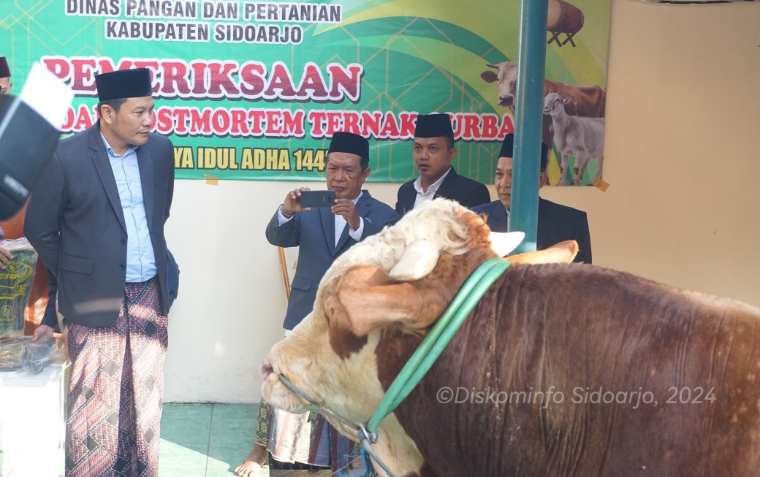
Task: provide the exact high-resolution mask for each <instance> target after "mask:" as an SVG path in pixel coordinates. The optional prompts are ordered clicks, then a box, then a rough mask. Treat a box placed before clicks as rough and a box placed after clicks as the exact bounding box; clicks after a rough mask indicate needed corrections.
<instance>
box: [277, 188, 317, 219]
mask: <svg viewBox="0 0 760 477" xmlns="http://www.w3.org/2000/svg"><path fill="white" fill-rule="evenodd" d="M308 190H309V188H308V187H301V188H300V189H296V190H294V191H291V192H288V195H287V196H286V197H285V202H283V204H282V213H283V214H285V215H293V214H295V213H296V212H301V211H302V210H311V207H302V206H301V193H302V192H306V191H308Z"/></svg>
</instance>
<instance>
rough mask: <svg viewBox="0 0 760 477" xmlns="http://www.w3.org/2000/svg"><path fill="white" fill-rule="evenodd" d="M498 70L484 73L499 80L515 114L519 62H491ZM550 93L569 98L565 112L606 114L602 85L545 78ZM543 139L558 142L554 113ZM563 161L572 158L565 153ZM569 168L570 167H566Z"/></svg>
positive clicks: (545, 119)
mask: <svg viewBox="0 0 760 477" xmlns="http://www.w3.org/2000/svg"><path fill="white" fill-rule="evenodd" d="M487 66H488V67H489V68H493V69H495V70H497V71H498V73H496V72H494V71H491V70H485V71H483V72H482V73H481V74H480V77H481V78H482V79H483V81H485V82H487V83H493V82H498V88H499V105H501V106H504V107H507V108H509V110H510V111H511V112H512V116H514V114H515V94H516V91H517V62H515V61H504V62H502V63H499V64H497V65H492V64H488V65H487ZM549 93H559V94H561V95H562V97H563V98H566V99H568V100H569V101H568V102H567V103H565V112H566V113H567V114H569V115H570V116H580V117H585V118H603V117H604V111H605V107H606V105H607V90H605V89H603V88H601V87H599V86H578V85H574V84H565V83H557V82H555V81H549V80H547V79H545V80H544V98H546V96H547V95H548V94H549ZM541 141H542V142H543V143H544V144H546V145H548V146H551V145H552V144H553V143H554V128H553V126H552V118H551V116H548V115H544V117H543V124H542V130H541ZM562 159H563V162H566V161H567V160H568V159H569V158H565V157H564V155H563V158H562ZM565 169H566V168H565ZM562 172H563V175H562V176H561V179H560V181H559V183H558V185H564V183H565V176H564V172H566V170H562Z"/></svg>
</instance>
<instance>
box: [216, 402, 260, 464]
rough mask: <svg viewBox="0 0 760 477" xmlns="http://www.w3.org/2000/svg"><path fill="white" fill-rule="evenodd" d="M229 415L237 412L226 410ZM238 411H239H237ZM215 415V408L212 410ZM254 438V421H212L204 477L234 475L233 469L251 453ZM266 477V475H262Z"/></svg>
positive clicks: (222, 419)
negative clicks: (206, 467)
mask: <svg viewBox="0 0 760 477" xmlns="http://www.w3.org/2000/svg"><path fill="white" fill-rule="evenodd" d="M227 411H228V412H229V413H230V414H235V413H236V412H237V411H235V410H231V409H227ZM238 411H240V410H238ZM214 415H217V414H216V406H215V409H214ZM255 438H256V420H255V419H237V420H235V419H232V418H219V419H214V420H213V422H212V429H211V442H210V445H209V452H208V456H209V459H208V470H207V472H206V477H217V476H223V475H234V471H235V468H236V467H237V466H238V465H240V464H241V463H242V462H243V460H245V458H246V457H247V456H248V453H249V452H251V449H252V448H253V444H254V441H255ZM262 475H267V474H262Z"/></svg>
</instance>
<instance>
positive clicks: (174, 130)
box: [0, 0, 611, 185]
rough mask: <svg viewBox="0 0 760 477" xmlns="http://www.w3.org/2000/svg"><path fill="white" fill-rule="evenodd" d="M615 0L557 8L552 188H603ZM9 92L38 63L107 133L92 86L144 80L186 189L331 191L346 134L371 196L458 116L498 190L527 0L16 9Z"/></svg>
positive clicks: (21, 0) (461, 142)
mask: <svg viewBox="0 0 760 477" xmlns="http://www.w3.org/2000/svg"><path fill="white" fill-rule="evenodd" d="M610 5H611V0H572V4H571V3H568V2H565V1H563V0H551V1H550V2H549V15H548V19H547V32H546V41H547V59H546V81H545V86H544V92H545V100H544V105H543V107H544V111H543V112H544V125H543V139H544V141H545V142H546V143H547V144H551V150H552V153H551V158H550V162H549V166H548V172H549V177H550V182H551V184H553V185H557V184H559V185H573V184H576V185H593V184H599V181H598V179H601V171H602V162H603V157H604V153H603V146H604V109H605V99H606V80H607V73H606V71H607V50H608V40H609V25H610ZM3 14H4V16H5V17H6V18H14V19H15V20H14V21H5V24H6V28H4V29H2V30H0V44H2V45H4V48H5V50H4V51H0V55H5V56H7V57H8V61H9V64H10V67H11V70H12V74H13V78H14V80H15V82H18V83H19V84H21V83H23V80H24V79H25V77H26V75H27V74H28V72H29V70H30V68H31V65H32V64H33V63H34V62H35V61H41V62H42V64H44V65H45V66H46V67H47V68H48V69H49V70H50V71H52V72H53V73H54V74H55V75H57V76H58V77H59V78H61V79H63V80H64V81H65V82H66V83H68V84H69V85H70V86H71V87H72V89H73V90H74V91H75V93H76V97H75V99H74V103H73V104H72V106H71V109H70V110H69V114H68V116H67V118H66V121H65V123H64V124H63V125H62V126H63V130H64V132H66V133H75V132H79V131H82V130H84V129H86V128H88V127H90V126H91V125H92V124H94V122H95V121H96V120H97V117H96V113H95V104H96V103H97V95H96V91H95V81H94V76H95V75H96V74H99V73H102V72H108V71H112V70H115V69H125V68H134V67H147V68H149V69H150V70H151V72H152V74H153V95H154V99H155V101H156V114H155V123H154V126H153V130H154V131H155V132H158V133H160V134H164V135H166V136H169V137H170V139H171V140H172V142H173V143H174V146H175V165H176V169H177V178H180V179H203V178H204V177H206V176H207V175H213V176H217V177H218V178H219V179H227V180H229V179H233V180H235V179H239V180H298V181H320V180H324V177H325V172H324V167H325V155H326V153H327V145H328V143H329V141H330V138H331V137H332V135H333V134H334V133H335V132H336V131H349V132H354V133H357V134H361V135H363V136H365V137H367V138H368V139H369V140H370V145H371V149H370V151H371V157H370V167H371V168H372V171H373V172H372V174H371V175H370V177H369V180H370V181H372V182H405V181H407V180H410V179H412V178H413V177H416V175H417V174H416V170H415V169H414V166H413V163H412V138H413V136H414V127H415V119H416V117H417V115H418V114H428V113H432V112H439V113H449V114H450V116H451V118H452V125H453V127H454V131H455V135H456V139H457V141H458V142H457V145H456V147H457V151H458V153H457V156H456V159H455V160H454V162H453V166H454V167H455V168H456V169H457V171H458V172H459V173H460V174H463V175H465V176H467V177H470V178H472V179H475V180H478V181H480V182H483V183H492V182H493V171H494V168H495V166H496V161H497V160H498V154H499V149H500V142H501V140H502V139H503V138H504V135H505V134H508V133H512V132H514V122H515V121H514V107H515V86H516V85H515V79H516V73H517V63H516V61H517V38H518V22H519V14H520V7H519V0H506V1H505V0H472V1H469V2H462V1H459V0H377V1H373V2H367V1H363V0H342V1H341V0H336V1H329V0H316V1H312V2H301V3H295V2H285V1H270V2H258V1H249V0H227V1H222V0H50V1H47V2H42V3H40V2H37V1H36V0H16V1H15V2H12V3H10V2H9V5H7V8H5V9H4V10H3Z"/></svg>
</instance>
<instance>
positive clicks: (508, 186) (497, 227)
mask: <svg viewBox="0 0 760 477" xmlns="http://www.w3.org/2000/svg"><path fill="white" fill-rule="evenodd" d="M513 144H514V135H512V134H507V136H506V137H505V138H504V143H503V144H502V145H501V152H500V153H499V156H500V157H499V162H498V164H497V165H496V180H495V185H496V191H497V192H498V194H499V200H496V201H493V202H491V203H490V204H485V205H480V206H478V207H473V209H472V210H473V211H474V212H476V213H481V212H484V213H485V214H486V215H487V216H488V226H489V227H490V228H491V230H493V231H494V232H508V231H509V204H510V201H511V200H512V147H513ZM548 156H549V148H548V147H546V144H541V175H540V182H539V188H541V187H543V186H545V185H546V184H548V183H549V176H548V175H547V173H546V165H547V163H548V162H549V160H548ZM536 233H537V237H536V248H537V249H538V250H543V249H545V248H548V247H551V246H552V245H554V244H557V243H560V242H564V241H565V240H575V241H576V242H578V248H579V249H580V250H579V252H578V255H576V256H575V260H574V261H575V262H583V263H591V235H590V234H589V230H588V218H587V217H586V212H583V211H581V210H577V209H573V208H571V207H566V206H564V205H560V204H555V203H554V202H550V201H548V200H545V199H542V198H540V197H539V198H538V230H537V231H536Z"/></svg>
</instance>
